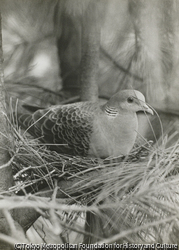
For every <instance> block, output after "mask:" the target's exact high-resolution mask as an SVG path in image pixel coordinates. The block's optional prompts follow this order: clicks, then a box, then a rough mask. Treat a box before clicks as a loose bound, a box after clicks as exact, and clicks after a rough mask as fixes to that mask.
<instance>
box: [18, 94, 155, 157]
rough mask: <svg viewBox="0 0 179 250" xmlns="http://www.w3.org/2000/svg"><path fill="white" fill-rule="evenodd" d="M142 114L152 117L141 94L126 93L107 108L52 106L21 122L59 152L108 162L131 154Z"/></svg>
mask: <svg viewBox="0 0 179 250" xmlns="http://www.w3.org/2000/svg"><path fill="white" fill-rule="evenodd" d="M129 98H132V99H131V100H133V101H132V103H130V102H131V101H130V100H129ZM141 110H145V111H146V112H149V113H152V111H151V109H149V107H148V106H147V105H146V104H145V98H144V96H143V95H142V94H141V93H140V92H138V91H134V90H125V91H121V92H118V93H116V94H115V95H114V96H112V97H111V98H110V100H109V101H108V102H107V103H106V104H104V105H100V104H99V103H98V102H95V103H93V102H79V103H74V104H67V105H58V106H52V107H51V108H48V109H40V110H37V111H36V112H34V113H33V114H21V115H19V116H18V121H19V124H20V125H21V126H22V127H23V128H24V129H26V130H27V131H28V132H29V133H30V134H32V135H34V136H35V137H37V138H39V139H40V140H41V141H42V142H44V143H46V144H49V147H50V148H51V149H53V150H56V151H57V152H60V153H67V154H71V155H80V156H95V157H101V158H105V157H108V156H118V155H121V154H122V155H126V154H128V153H129V152H130V150H131V148H132V147H133V145H134V142H135V139H136V134H137V129H138V121H137V116H136V112H137V111H141Z"/></svg>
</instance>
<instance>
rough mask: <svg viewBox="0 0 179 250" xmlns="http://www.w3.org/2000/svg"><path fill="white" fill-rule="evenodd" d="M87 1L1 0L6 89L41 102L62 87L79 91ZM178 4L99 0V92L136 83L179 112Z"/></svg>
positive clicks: (156, 102)
mask: <svg viewBox="0 0 179 250" xmlns="http://www.w3.org/2000/svg"><path fill="white" fill-rule="evenodd" d="M88 2H89V0H84V1H80V0H75V1H73V0H66V1H65V0H36V1H31V0H14V1H11V0H1V1H0V4H1V12H2V25H3V31H2V32H3V52H4V74H5V82H6V86H7V90H8V92H11V94H12V95H19V92H21V94H20V96H19V97H20V98H21V99H22V98H23V99H25V102H30V103H31V102H32V103H36V104H38V105H39V104H44V102H47V98H46V95H47V96H48V101H49V102H50V104H55V103H57V102H58V101H59V96H60V98H61V95H60V93H59V91H60V90H61V89H62V88H64V89H65V90H67V92H68V91H69V92H72V95H74V94H76V93H78V89H79V86H78V81H77V75H78V70H79V62H80V56H81V55H80V46H81V42H80V37H81V15H82V12H83V11H85V8H87V6H88ZM178 5H179V3H178V0H157V1H154V0H151V1H149V0H146V1H142V0H138V1H136V0H130V1H126V0H110V1H107V0H104V1H99V4H98V9H99V21H100V22H101V45H100V46H101V48H100V62H99V72H98V85H99V94H100V95H101V96H107V97H110V96H111V95H112V94H113V93H115V92H116V91H117V90H118V89H125V88H131V87H133V88H135V89H139V90H140V91H142V92H143V93H144V94H145V95H146V96H147V100H148V102H149V103H150V104H151V105H153V106H154V107H155V108H158V109H162V110H164V111H166V110H169V111H170V112H171V111H172V112H173V113H175V111H176V112H178V108H177V105H176V104H177V103H179V100H178V98H179V97H178V96H179V95H178V89H179V85H178V74H179V73H178V72H179V70H178V67H179V66H178V58H179V50H178V43H179V35H178V34H179V32H178V27H179V25H178V24H179V15H178V13H179V9H178V8H179V7H178ZM22 85H23V86H22ZM24 85H25V86H24ZM47 89H48V90H50V91H46V90H47ZM39 93H40V95H39Z"/></svg>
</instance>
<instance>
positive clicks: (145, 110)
mask: <svg viewBox="0 0 179 250" xmlns="http://www.w3.org/2000/svg"><path fill="white" fill-rule="evenodd" d="M142 108H143V111H144V112H147V113H149V114H151V115H153V114H154V112H153V110H152V109H151V108H149V106H147V104H146V103H145V104H143V105H142Z"/></svg>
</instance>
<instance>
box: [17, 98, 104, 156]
mask: <svg viewBox="0 0 179 250" xmlns="http://www.w3.org/2000/svg"><path fill="white" fill-rule="evenodd" d="M98 108H99V107H98V105H97V104H95V103H89V102H83V103H75V104H68V105H61V106H54V107H52V108H49V109H44V110H43V109H41V110H37V111H36V112H35V113H33V114H21V115H18V122H19V124H20V125H21V126H22V127H23V128H24V129H26V130H27V131H28V132H29V133H30V134H31V135H33V136H36V137H38V138H39V139H40V140H41V141H43V142H45V143H46V144H53V145H51V146H50V147H51V149H54V150H56V151H58V152H62V153H69V154H72V155H81V156H86V155H87V153H88V150H89V147H90V137H91V134H92V131H93V119H94V117H95V115H96V113H97V110H98ZM60 144H61V145H60ZM62 144H63V145H62Z"/></svg>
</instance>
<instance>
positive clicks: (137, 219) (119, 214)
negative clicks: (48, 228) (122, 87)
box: [11, 129, 179, 244]
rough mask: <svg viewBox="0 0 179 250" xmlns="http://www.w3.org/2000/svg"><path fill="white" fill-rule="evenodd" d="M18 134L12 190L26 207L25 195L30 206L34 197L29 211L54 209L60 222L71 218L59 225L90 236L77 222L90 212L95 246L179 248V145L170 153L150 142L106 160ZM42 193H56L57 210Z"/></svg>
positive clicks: (163, 147) (16, 137) (15, 134)
mask: <svg viewBox="0 0 179 250" xmlns="http://www.w3.org/2000/svg"><path fill="white" fill-rule="evenodd" d="M13 135H14V138H15V150H14V151H13V152H12V154H13V157H14V158H13V163H12V164H13V171H14V180H15V185H14V186H13V187H12V188H11V191H13V192H15V193H16V194H17V195H19V200H20V201H23V202H24V204H26V202H25V200H24V194H25V195H26V201H28V198H27V197H29V194H30V198H32V197H35V201H34V202H35V203H33V202H32V204H31V205H29V203H28V204H26V205H25V206H33V207H34V206H35V207H36V208H38V209H42V210H43V209H47V210H50V209H52V207H53V209H54V211H56V212H54V214H55V216H57V215H58V220H59V214H58V213H59V211H63V212H62V213H63V215H64V214H66V215H67V214H68V216H66V217H65V218H66V219H65V220H64V217H63V219H62V217H60V225H63V228H65V230H67V229H68V230H70V232H72V231H73V232H74V231H75V232H78V234H79V233H80V235H85V232H84V230H82V228H81V229H80V230H79V228H78V226H77V224H75V223H76V221H77V218H79V217H81V216H82V214H83V215H84V213H86V212H87V211H90V212H91V214H93V216H95V218H96V219H95V220H96V221H95V223H94V225H92V227H91V233H87V235H88V236H90V237H92V238H93V236H94V238H93V241H98V242H99V241H100V240H102V239H103V238H105V240H104V239H103V240H102V241H101V242H106V243H113V242H120V243H124V242H128V243H134V242H137V243H143V244H144V243H151V244H152V243H154V242H161V243H179V241H178V235H179V223H178V214H179V206H178V201H179V196H178V193H179V188H178V182H179V174H178V168H179V166H178V158H179V144H178V143H176V144H175V145H173V146H172V147H170V148H167V149H166V148H165V143H164V142H163V144H162V145H161V146H160V147H159V146H157V145H151V143H150V142H146V144H145V145H143V146H140V147H135V148H134V150H133V151H132V152H131V154H130V155H129V156H128V157H119V158H110V159H105V160H101V159H88V158H81V157H76V156H69V155H63V154H58V153H56V152H53V151H50V150H48V149H47V147H46V146H45V145H42V144H40V143H39V141H38V140H37V139H33V138H31V137H30V138H29V137H25V135H22V133H21V132H19V131H18V130H16V129H13ZM166 141H167V140H166ZM43 190H51V191H52V197H53V195H54V192H55V196H54V197H55V198H57V199H55V200H53V206H52V203H47V200H45V199H46V198H44V200H43V199H42V196H40V197H39V196H38V195H39V194H41V192H43ZM54 190H55V191H54ZM58 198H60V199H62V198H63V199H64V203H63V205H62V204H60V205H59V203H58ZM48 202H49V200H48ZM22 204H23V203H22ZM83 217H84V216H83ZM67 221H68V222H67ZM55 225H56V223H55ZM83 226H84V223H83ZM55 228H58V226H57V225H56V226H55ZM53 231H54V229H53ZM57 231H58V230H57ZM63 232H64V231H63ZM97 235H99V237H98V236H97ZM104 235H107V236H104ZM75 243H76V242H75Z"/></svg>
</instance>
